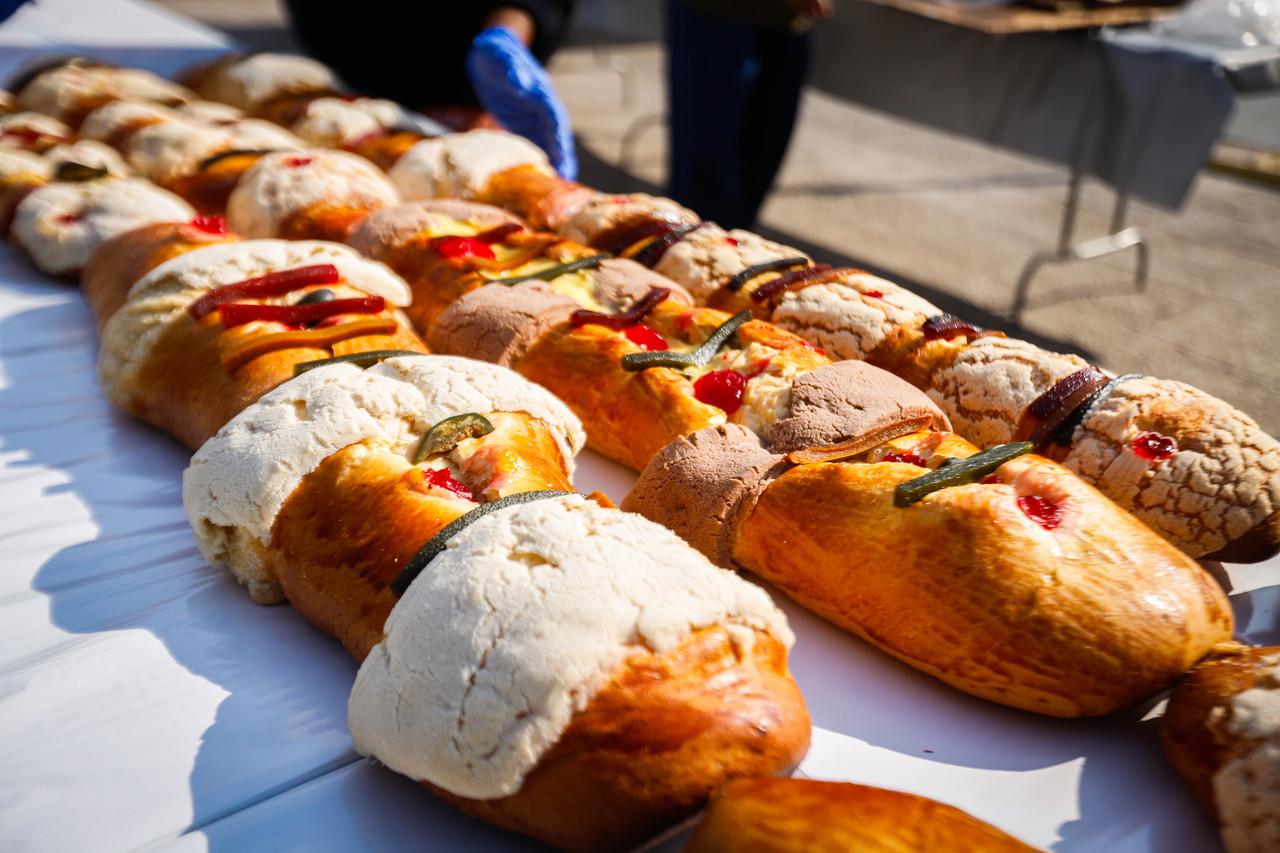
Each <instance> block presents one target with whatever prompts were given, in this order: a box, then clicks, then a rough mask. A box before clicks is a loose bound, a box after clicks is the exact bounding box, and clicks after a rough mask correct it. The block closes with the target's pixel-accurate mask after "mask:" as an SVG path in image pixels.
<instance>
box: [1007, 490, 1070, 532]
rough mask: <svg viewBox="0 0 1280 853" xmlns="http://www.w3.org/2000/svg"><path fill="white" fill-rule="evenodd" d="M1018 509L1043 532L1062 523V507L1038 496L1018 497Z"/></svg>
mask: <svg viewBox="0 0 1280 853" xmlns="http://www.w3.org/2000/svg"><path fill="white" fill-rule="evenodd" d="M1018 508H1019V509H1021V510H1022V511H1023V512H1025V513H1026V514H1027V518H1029V519H1031V520H1032V521H1034V522H1035V523H1036V524H1038V525H1040V526H1041V527H1043V528H1044V529H1045V530H1052V529H1053V528H1055V527H1057V526H1058V525H1059V524H1061V523H1062V506H1061V505H1059V504H1057V503H1054V502H1053V501H1051V500H1048V499H1047V498H1042V497H1040V496H1039V495H1019V496H1018Z"/></svg>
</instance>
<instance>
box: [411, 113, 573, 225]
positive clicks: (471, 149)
mask: <svg viewBox="0 0 1280 853" xmlns="http://www.w3.org/2000/svg"><path fill="white" fill-rule="evenodd" d="M387 174H388V175H389V176H390V178H391V180H392V181H393V182H394V183H395V185H396V187H397V188H399V190H400V193H401V195H403V196H404V197H405V198H406V199H408V200H418V199H431V198H455V199H462V200H464V201H479V202H484V203H487V204H495V205H497V206H499V207H505V208H507V209H508V210H511V211H512V212H514V213H516V214H517V215H519V216H520V217H522V218H523V219H524V220H525V221H526V222H528V223H529V224H530V225H532V226H533V227H535V228H544V229H545V228H549V229H551V230H553V231H554V230H558V229H559V228H561V227H562V226H563V225H565V224H566V223H567V222H568V221H569V220H570V219H571V218H572V217H573V215H574V214H575V213H577V212H578V210H579V209H580V208H581V207H582V205H584V204H585V203H586V202H587V201H588V200H589V199H591V198H593V197H594V196H596V195H597V193H596V191H595V190H592V189H588V188H587V187H584V186H582V185H581V184H576V183H574V182H572V181H566V180H564V179H563V178H561V177H560V176H559V175H557V174H556V172H555V170H554V169H553V168H551V165H550V163H549V162H548V160H547V157H546V155H545V154H543V153H542V151H541V150H540V149H539V148H538V147H537V146H536V145H534V144H533V143H531V142H529V141H528V140H525V139H523V138H521V137H519V136H515V135H513V134H509V133H503V132H501V131H495V130H475V131H471V132H469V133H451V134H446V135H445V136H439V137H436V138H434V139H426V140H423V141H421V142H418V143H417V144H416V145H414V146H413V147H412V148H410V149H409V150H408V151H407V152H405V154H404V155H403V156H402V157H400V159H399V160H397V161H396V164H395V165H394V166H392V167H391V169H390V170H389V171H388V172H387Z"/></svg>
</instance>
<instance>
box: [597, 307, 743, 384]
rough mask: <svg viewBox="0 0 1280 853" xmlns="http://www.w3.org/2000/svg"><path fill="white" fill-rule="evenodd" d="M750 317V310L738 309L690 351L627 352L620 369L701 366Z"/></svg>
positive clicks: (637, 369)
mask: <svg viewBox="0 0 1280 853" xmlns="http://www.w3.org/2000/svg"><path fill="white" fill-rule="evenodd" d="M750 319H751V312H750V311H740V312H738V313H737V314H734V315H733V316H732V317H730V318H729V319H728V320H725V321H724V322H723V323H721V324H720V325H719V327H717V328H716V330H715V331H714V332H712V333H711V336H710V337H708V338H707V339H706V340H705V341H703V342H702V346H700V347H698V348H697V349H695V350H693V351H692V352H671V351H669V350H654V351H651V352H633V353H628V354H626V355H624V356H623V357H622V369H623V370H626V371H629V372H632V373H635V372H637V371H640V370H648V369H649V368H650V367H675V368H684V367H701V366H702V365H704V364H706V363H707V362H708V361H710V360H711V359H712V358H714V357H715V354H716V353H718V352H719V351H720V347H722V346H724V345H725V344H726V343H728V342H729V338H731V337H733V333H734V332H736V331H738V327H739V326H741V325H742V324H743V323H745V322H747V321H748V320H750Z"/></svg>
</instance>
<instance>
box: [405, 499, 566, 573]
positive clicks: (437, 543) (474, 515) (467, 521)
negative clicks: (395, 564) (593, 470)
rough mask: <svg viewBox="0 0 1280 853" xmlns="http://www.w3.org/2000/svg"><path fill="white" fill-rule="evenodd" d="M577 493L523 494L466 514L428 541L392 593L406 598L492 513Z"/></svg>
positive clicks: (415, 555)
mask: <svg viewBox="0 0 1280 853" xmlns="http://www.w3.org/2000/svg"><path fill="white" fill-rule="evenodd" d="M571 494H573V492H561V491H557V490H555V489H542V490H540V491H536V492H520V493H518V494H514V495H507V496H506V497H502V498H498V499H497V500H496V501H491V502H490V503H487V504H482V505H480V506H478V507H476V508H475V509H473V510H471V511H470V512H468V513H464V514H462V515H460V516H458V517H457V518H455V519H454V520H453V521H451V522H449V523H448V524H446V525H445V526H444V528H443V529H442V530H441V531H440V532H439V533H437V534H436V535H435V536H432V537H431V538H430V539H428V540H427V544H426V545H423V546H422V548H420V549H419V550H418V553H416V554H414V555H413V556H412V557H411V558H410V559H409V562H408V563H406V564H405V567H404V569H403V570H402V571H401V572H400V574H398V575H396V579H395V580H393V581H392V582H391V590H392V592H394V593H395V594H396V595H398V596H399V595H404V594H405V592H406V591H407V590H408V589H409V584H411V583H413V582H414V580H415V579H416V578H417V577H418V575H420V574H422V570H423V569H425V568H426V567H427V564H428V563H430V562H431V561H432V560H434V559H435V558H436V557H438V556H440V554H441V552H443V551H444V549H445V548H446V547H447V546H448V544H449V540H450V539H452V538H453V537H455V536H457V535H458V534H459V533H461V532H462V531H464V530H466V529H467V528H468V527H470V526H471V525H472V524H474V523H476V522H477V521H479V520H480V519H482V518H484V517H485V516H486V515H488V514H489V513H491V512H494V511H496V510H500V509H505V508H506V507H509V506H515V505H516V504H525V503H530V502H532V501H540V500H546V499H547V498H559V497H564V496H565V495H571Z"/></svg>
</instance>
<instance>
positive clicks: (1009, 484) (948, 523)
mask: <svg viewBox="0 0 1280 853" xmlns="http://www.w3.org/2000/svg"><path fill="white" fill-rule="evenodd" d="M919 473H920V469H919V468H916V467H915V466H908V465H903V464H900V463H890V464H870V465H869V464H865V463H857V462H849V463H846V462H836V463H825V464H815V465H801V466H797V467H795V468H793V469H791V470H789V471H787V472H786V473H784V474H782V475H781V476H779V477H777V479H775V480H773V481H772V482H771V483H770V484H769V485H768V487H767V488H766V489H765V490H764V492H763V493H762V494H761V495H760V497H759V499H758V501H757V502H756V504H755V506H754V507H753V508H752V509H751V511H750V512H749V513H747V514H745V516H744V517H743V520H742V521H741V524H740V530H739V533H738V536H737V539H736V544H735V547H734V551H733V558H734V560H735V561H736V562H737V563H738V564H739V565H741V566H742V567H744V568H746V569H749V570H751V571H753V572H755V573H756V574H758V575H760V576H761V577H763V578H765V579H766V580H768V581H770V582H771V583H773V584H775V585H776V586H778V587H779V588H780V589H781V590H783V591H784V592H786V593H787V594H788V595H790V596H791V597H792V598H795V599H796V600H797V601H799V602H800V603H801V604H803V605H804V606H805V607H807V608H809V609H811V610H813V611H814V612H816V613H818V614H820V615H822V616H824V617H826V618H827V619H830V620H831V621H832V622H834V623H836V624H837V625H840V626H841V627H843V628H846V629H847V630H849V631H851V632H853V633H855V634H857V635H858V636H860V637H862V638H863V639H865V640H867V641H868V642H870V643H871V644H873V645H875V646H877V647H878V648H880V649H882V650H884V651H886V652H888V653H889V654H892V655H894V656H895V657H897V658H899V659H901V660H903V661H906V662H907V663H910V664H911V665H912V666H915V667H917V668H918V669H921V670H923V671H925V672H927V673H929V674H931V675H933V676H935V677H937V678H939V679H941V680H942V681H945V682H946V683H948V684H951V685H953V686H955V687H958V688H959V689H961V690H964V691H966V692H968V693H972V694H974V695H976V696H980V697H983V698H986V699H990V700H992V701H995V702H1000V703H1002V704H1006V705H1011V706H1013V707H1017V708H1023V709H1025V710H1029V711H1036V712H1038V713H1043V714H1049V715H1053V716H1064V717H1072V716H1095V715H1102V714H1109V713H1112V712H1114V711H1117V710H1120V709H1122V708H1125V707H1127V706H1129V705H1131V704H1133V703H1135V702H1137V701H1139V700H1142V699H1144V698H1147V697H1149V696H1152V695H1154V694H1156V693H1158V692H1159V691H1161V690H1163V689H1164V688H1166V687H1167V686H1168V685H1169V684H1170V683H1172V682H1173V681H1174V680H1175V679H1176V678H1178V677H1179V676H1180V675H1181V674H1182V673H1184V672H1185V671H1186V670H1187V669H1189V668H1190V667H1191V666H1192V665H1194V664H1195V663H1196V662H1197V661H1198V660H1200V659H1201V658H1202V657H1204V655H1205V654H1207V653H1208V652H1209V650H1210V649H1211V648H1212V647H1213V646H1214V645H1215V644H1216V643H1220V642H1224V641H1226V640H1228V639H1230V636H1231V629H1232V616H1231V609H1230V606H1229V604H1228V602H1227V599H1226V596H1225V595H1224V594H1223V592H1222V590H1221V589H1220V588H1219V587H1218V586H1217V584H1216V583H1215V582H1214V581H1213V579H1212V578H1210V577H1209V575H1208V574H1207V573H1206V572H1204V570H1203V569H1201V568H1200V567H1199V566H1198V565H1197V564H1196V563H1195V562H1194V561H1192V560H1190V559H1189V558H1188V557H1186V556H1185V555H1183V554H1182V553H1181V552H1179V551H1178V550H1177V549H1175V548H1173V547H1172V546H1171V545H1170V544H1169V543H1167V542H1165V541H1164V540H1162V539H1160V538H1159V537H1158V536H1156V535H1155V534H1154V533H1152V532H1151V531H1150V530H1149V529H1147V528H1146V527H1144V526H1143V525H1141V524H1140V523H1139V522H1137V521H1136V520H1135V519H1133V518H1132V517H1131V516H1129V515H1128V514H1126V513H1124V512H1122V511H1120V510H1119V509H1118V508H1116V507H1115V506H1114V505H1113V504H1111V503H1110V501H1107V500H1106V499H1105V498H1104V497H1102V496H1101V495H1100V494H1099V493H1098V492H1097V491H1096V490H1094V489H1093V488H1092V487H1090V486H1088V485H1086V484H1085V483H1084V482H1082V481H1080V480H1079V479H1078V478H1077V477H1075V476H1074V475H1072V474H1071V473H1070V472H1068V471H1066V470H1065V469H1063V468H1062V467H1060V466H1058V465H1056V464H1054V463H1052V462H1050V461H1049V460H1047V459H1043V458H1041V457H1036V456H1023V457H1019V458H1017V459H1015V460H1013V461H1012V462H1009V463H1006V464H1005V465H1003V466H1002V467H1001V468H1000V469H998V471H997V474H996V477H997V480H998V482H997V483H996V484H994V485H993V484H987V483H984V484H972V485H967V486H956V487H953V488H947V489H943V490H941V491H937V492H934V493H932V494H930V495H928V496H926V497H925V498H924V499H923V500H921V501H920V502H919V503H917V504H915V505H913V506H910V507H907V508H898V507H895V506H894V504H893V492H894V487H895V486H897V485H898V484H899V483H902V482H905V481H907V480H910V479H912V478H914V477H916V476H918V475H919ZM1021 496H1035V497H1037V498H1042V499H1044V500H1047V501H1049V502H1051V503H1052V504H1053V505H1055V506H1057V507H1059V508H1061V512H1062V515H1061V521H1060V523H1059V524H1058V526H1057V527H1056V528H1055V529H1053V530H1047V531H1046V530H1044V529H1042V528H1041V527H1040V525H1038V524H1036V523H1035V522H1034V521H1033V520H1031V519H1030V518H1028V517H1027V515H1025V514H1024V512H1023V510H1022V509H1021V508H1020V505H1019V503H1018V502H1017V500H1016V499H1017V498H1018V497H1021ZM1121 566H1122V567H1123V570H1122V569H1121Z"/></svg>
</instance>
